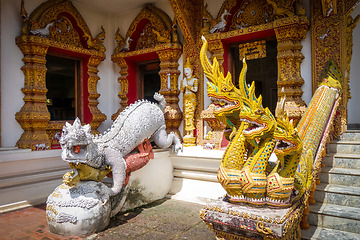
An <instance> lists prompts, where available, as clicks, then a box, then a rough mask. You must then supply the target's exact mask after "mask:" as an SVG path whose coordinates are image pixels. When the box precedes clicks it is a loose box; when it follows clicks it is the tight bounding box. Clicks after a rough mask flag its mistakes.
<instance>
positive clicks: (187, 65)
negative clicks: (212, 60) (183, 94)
mask: <svg viewBox="0 0 360 240" xmlns="http://www.w3.org/2000/svg"><path fill="white" fill-rule="evenodd" d="M184 68H190V69H193V66H192V65H191V63H190V59H189V58H187V61H186V64H185V65H184Z"/></svg>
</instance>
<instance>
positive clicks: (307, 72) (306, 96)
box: [301, 0, 312, 104]
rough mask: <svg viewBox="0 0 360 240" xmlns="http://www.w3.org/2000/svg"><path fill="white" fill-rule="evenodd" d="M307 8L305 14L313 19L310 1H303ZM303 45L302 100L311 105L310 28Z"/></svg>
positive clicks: (302, 42)
mask: <svg viewBox="0 0 360 240" xmlns="http://www.w3.org/2000/svg"><path fill="white" fill-rule="evenodd" d="M303 4H304V6H305V13H306V16H307V18H308V19H309V21H310V19H311V17H310V0H305V1H303ZM301 45H302V46H303V48H302V49H301V53H302V54H303V55H304V57H305V58H304V59H303V61H302V63H301V77H302V78H303V79H304V81H305V82H304V84H303V85H302V86H301V89H302V90H303V95H302V99H303V100H304V101H305V103H306V104H309V102H310V100H311V97H312V91H311V31H310V26H309V30H308V31H307V33H306V38H305V39H303V40H302V41H301Z"/></svg>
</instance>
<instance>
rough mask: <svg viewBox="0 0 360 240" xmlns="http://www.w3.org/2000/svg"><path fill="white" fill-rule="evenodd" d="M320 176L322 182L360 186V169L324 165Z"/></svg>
mask: <svg viewBox="0 0 360 240" xmlns="http://www.w3.org/2000/svg"><path fill="white" fill-rule="evenodd" d="M319 177H320V182H321V183H330V184H335V185H345V186H353V187H360V169H348V168H331V167H324V168H322V169H321V173H320V175H319Z"/></svg>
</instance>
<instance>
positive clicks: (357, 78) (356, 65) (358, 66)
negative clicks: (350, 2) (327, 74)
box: [348, 6, 360, 124]
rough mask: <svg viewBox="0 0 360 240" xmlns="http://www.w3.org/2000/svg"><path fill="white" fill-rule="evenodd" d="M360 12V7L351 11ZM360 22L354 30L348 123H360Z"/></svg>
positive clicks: (354, 15) (353, 14) (354, 13)
mask: <svg viewBox="0 0 360 240" xmlns="http://www.w3.org/2000/svg"><path fill="white" fill-rule="evenodd" d="M358 14H360V7H359V6H357V7H356V9H355V10H354V11H353V12H352V13H351V16H352V17H353V18H355V17H356V16H357V15H358ZM359 42H360V24H359V23H358V24H357V26H356V27H355V29H354V31H353V44H354V45H353V54H352V59H351V65H350V93H351V99H350V100H349V103H348V123H349V124H354V123H356V124H360V111H359V105H358V103H360V94H359V90H360V44H359Z"/></svg>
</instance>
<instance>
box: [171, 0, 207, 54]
mask: <svg viewBox="0 0 360 240" xmlns="http://www.w3.org/2000/svg"><path fill="white" fill-rule="evenodd" d="M169 2H170V5H171V7H172V8H173V12H174V13H175V16H176V20H177V22H178V24H179V26H180V28H181V31H182V32H183V35H184V40H185V42H187V44H196V43H197V42H198V40H199V39H200V32H201V31H200V30H201V28H202V9H203V7H204V6H203V2H202V1H182V0H169ZM184 49H185V47H184Z"/></svg>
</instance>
